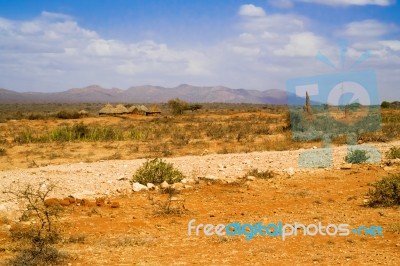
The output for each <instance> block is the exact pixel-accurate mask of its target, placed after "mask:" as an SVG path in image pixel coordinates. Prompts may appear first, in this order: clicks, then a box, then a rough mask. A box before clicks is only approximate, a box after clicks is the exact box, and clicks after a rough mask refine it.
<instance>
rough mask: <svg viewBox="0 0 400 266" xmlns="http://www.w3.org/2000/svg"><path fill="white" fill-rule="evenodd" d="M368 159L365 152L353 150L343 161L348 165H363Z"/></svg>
mask: <svg viewBox="0 0 400 266" xmlns="http://www.w3.org/2000/svg"><path fill="white" fill-rule="evenodd" d="M368 159H369V155H367V151H363V150H354V151H352V152H351V153H350V154H349V155H347V156H346V157H345V161H346V162H348V163H356V164H358V163H364V162H366V161H367V160H368Z"/></svg>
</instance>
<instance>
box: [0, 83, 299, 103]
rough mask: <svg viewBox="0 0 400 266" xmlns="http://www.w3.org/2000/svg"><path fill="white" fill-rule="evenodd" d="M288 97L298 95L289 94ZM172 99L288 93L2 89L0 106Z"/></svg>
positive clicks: (187, 88) (226, 99) (272, 99)
mask: <svg viewBox="0 0 400 266" xmlns="http://www.w3.org/2000/svg"><path fill="white" fill-rule="evenodd" d="M289 97H296V96H294V95H289ZM173 98H180V99H181V100H184V101H189V102H198V103H212V102H214V103H215V102H220V103H255V104H257V103H258V104H287V102H288V100H287V99H288V95H287V94H286V92H285V91H282V90H278V89H272V90H265V91H258V90H246V89H231V88H228V87H225V86H193V85H189V84H181V85H179V86H176V87H172V88H167V87H161V86H153V85H142V86H132V87H129V88H128V89H126V90H122V89H119V88H111V89H107V88H103V87H101V86H100V85H89V86H86V87H82V88H71V89H69V90H66V91H61V92H50V93H45V92H16V91H12V90H7V89H4V88H0V103H128V102H132V103H161V102H167V101H168V100H170V99H173ZM296 98H298V97H296ZM300 99H301V100H300ZM299 103H304V101H303V99H302V98H299Z"/></svg>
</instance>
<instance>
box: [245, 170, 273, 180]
mask: <svg viewBox="0 0 400 266" xmlns="http://www.w3.org/2000/svg"><path fill="white" fill-rule="evenodd" d="M246 176H255V177H257V178H261V179H270V178H273V177H274V173H273V172H272V171H270V170H266V171H260V170H258V169H251V170H250V171H248V172H247V173H246Z"/></svg>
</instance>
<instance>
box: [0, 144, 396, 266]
mask: <svg viewBox="0 0 400 266" xmlns="http://www.w3.org/2000/svg"><path fill="white" fill-rule="evenodd" d="M399 144H400V142H399V141H397V142H392V143H383V144H382V143H380V144H369V145H373V146H374V147H375V148H377V149H378V150H379V151H380V152H381V154H384V153H385V151H386V150H388V149H389V148H390V147H392V146H394V145H396V146H399ZM304 151H305V150H297V151H280V152H255V153H247V154H223V155H215V154H210V155H204V156H186V157H179V158H171V159H167V161H168V162H172V163H173V164H174V165H175V166H176V167H177V168H179V169H180V170H181V171H182V172H183V173H184V174H185V175H186V176H188V177H193V178H200V181H199V182H198V183H197V184H193V186H192V188H190V189H184V190H182V191H181V192H180V194H178V195H177V196H176V198H177V199H176V201H177V204H178V205H177V206H178V207H177V209H179V210H181V211H182V213H181V214H179V215H178V214H172V215H171V214H169V215H166V214H160V209H161V210H162V207H160V206H162V204H161V203H162V202H165V201H166V200H167V195H164V194H160V192H156V191H152V192H138V193H133V192H131V185H130V183H129V179H130V178H131V176H132V174H133V173H134V172H135V170H136V169H137V168H138V167H139V166H140V165H141V164H142V163H143V162H145V160H130V161H123V160H120V161H104V162H96V163H77V164H68V165H54V166H46V167H39V168H34V169H21V170H10V171H2V172H0V187H1V188H3V189H4V188H10V187H14V188H15V187H16V186H20V187H23V186H24V185H26V184H34V185H39V184H42V185H49V184H56V185H57V189H56V190H55V193H54V194H53V195H52V196H57V197H65V196H68V195H75V196H77V197H88V198H92V199H94V198H95V197H99V196H106V197H110V198H112V199H114V200H118V201H119V202H120V204H121V207H120V208H118V209H106V208H101V207H98V208H89V207H81V206H75V207H68V208H66V212H65V214H64V215H63V217H62V218H61V220H60V223H61V224H62V226H63V228H64V231H65V234H66V235H69V236H76V235H83V236H84V238H85V241H83V242H82V243H72V242H71V243H69V242H64V243H63V244H62V245H60V249H61V250H65V251H66V252H68V253H70V254H71V256H72V259H71V262H70V263H71V265H90V264H92V265H191V264H195V265H204V264H208V265H237V264H238V263H240V264H243V265H266V264H268V265H270V264H272V265H282V264H286V265H287V264H289V265H309V264H322V265H332V264H338V265H339V264H345V265H360V264H366V265H399V264H400V255H399V254H400V235H399V233H400V229H399V231H396V230H394V229H393V228H397V227H399V228H400V210H399V208H367V207H364V206H363V202H364V201H365V199H366V198H365V194H366V192H367V191H368V189H369V188H370V187H369V186H368V184H369V183H370V182H373V181H376V180H379V179H380V178H382V177H384V176H386V175H387V174H388V173H391V172H398V171H399V166H398V165H397V166H392V167H384V165H383V164H382V163H375V164H364V165H353V166H352V168H351V169H346V170H344V169H340V166H341V165H343V163H344V161H343V158H344V156H345V155H346V147H345V146H342V147H336V148H334V152H333V156H334V157H333V162H334V166H333V167H332V168H326V169H304V168H300V167H299V166H298V158H299V154H301V153H303V152H304ZM383 157H384V156H383ZM253 168H256V169H259V170H272V171H273V172H275V173H276V175H275V177H274V178H272V179H269V180H259V179H257V180H254V181H246V182H235V183H231V184H228V183H229V182H224V181H222V182H217V181H212V180H210V179H212V178H218V179H222V180H225V181H226V180H232V179H235V178H241V177H243V175H244V174H245V173H246V172H247V171H248V170H250V169H253ZM181 203H182V204H184V205H179V204H181ZM183 206H184V207H183ZM16 207H18V205H17V204H16V203H14V202H13V201H11V200H10V198H9V196H7V195H5V194H0V212H1V214H2V215H5V216H7V215H10V214H11V213H12V210H14V209H15V208H16ZM10 217H11V216H10ZM15 217H16V216H14V217H13V219H15ZM192 219H196V222H195V224H199V223H203V224H205V223H212V224H214V225H216V224H219V223H223V224H228V223H234V222H236V221H237V222H239V223H242V224H244V223H250V224H254V223H257V222H262V223H263V224H267V223H278V222H279V221H282V222H283V223H294V222H296V221H297V222H299V223H303V224H310V223H318V222H321V223H323V224H325V225H326V224H329V223H335V224H340V223H346V224H349V225H350V227H351V228H355V227H358V226H361V225H366V226H378V225H379V226H381V227H383V228H385V229H388V230H385V231H384V235H383V236H374V237H373V236H365V235H361V236H356V235H354V234H351V235H349V236H346V237H339V236H334V237H330V236H319V235H318V236H314V237H312V236H302V235H299V236H291V237H288V239H286V240H285V241H282V239H280V238H279V237H261V236H257V237H255V238H254V239H252V240H250V241H246V240H245V238H244V237H243V236H240V237H239V236H234V237H228V236H224V237H219V236H216V235H214V236H212V237H207V236H204V234H203V235H201V236H194V235H191V236H189V235H188V222H189V221H190V220H192ZM3 220H4V221H2V222H1V223H0V241H1V242H2V243H6V244H4V246H5V247H6V248H4V250H3V252H0V260H1V259H5V258H7V257H10V256H11V255H12V254H13V252H12V248H11V247H12V245H13V244H12V242H10V238H9V234H8V231H7V230H8V229H9V226H10V223H11V222H6V221H5V219H3ZM390 228H392V229H390ZM389 229H390V230H389Z"/></svg>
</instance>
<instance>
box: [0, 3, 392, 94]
mask: <svg viewBox="0 0 400 266" xmlns="http://www.w3.org/2000/svg"><path fill="white" fill-rule="evenodd" d="M399 14H400V6H399V4H398V3H396V1H395V0H269V1H268V0H255V1H241V0H226V1H211V0H192V1H186V0H146V1H144V0H129V1H128V0H126V1H125V0H117V1H111V0H110V1H107V0H104V1H96V0H85V1H80V0H70V1H60V0H43V1H33V0H32V1H28V0H25V1H24V0H18V1H8V0H0V88H6V89H11V90H16V91H43V92H52V91H62V90H67V89H70V88H77V87H84V86H88V85H91V84H98V85H101V86H103V87H106V88H112V87H117V88H121V89H126V88H128V87H130V86H137V85H145V84H151V85H159V86H167V87H174V86H178V85H179V84H182V83H188V84H192V85H200V86H214V85H223V86H228V87H231V88H245V89H257V90H267V89H282V90H284V89H285V86H286V81H287V80H288V79H291V78H296V77H307V76H315V75H321V74H334V73H337V72H343V71H360V70H364V69H373V70H375V71H376V74H377V78H378V87H379V93H380V98H381V99H382V100H395V99H397V100H400V16H399ZM344 41H346V42H347V43H348V48H347V57H346V60H345V61H344V64H343V65H342V63H341V56H340V45H339V43H343V42H344ZM366 51H369V53H370V55H371V56H370V57H369V58H368V59H367V60H365V61H364V62H362V63H361V64H359V65H356V66H352V65H353V63H354V62H356V61H357V59H358V58H359V57H360V56H361V55H362V54H363V53H364V52H366ZM318 52H320V53H322V54H324V55H325V56H326V57H327V58H329V60H330V61H331V62H332V64H333V65H335V66H336V68H334V67H332V66H329V65H328V64H324V63H322V62H321V61H318V60H317V59H316V54H317V53H318Z"/></svg>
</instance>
